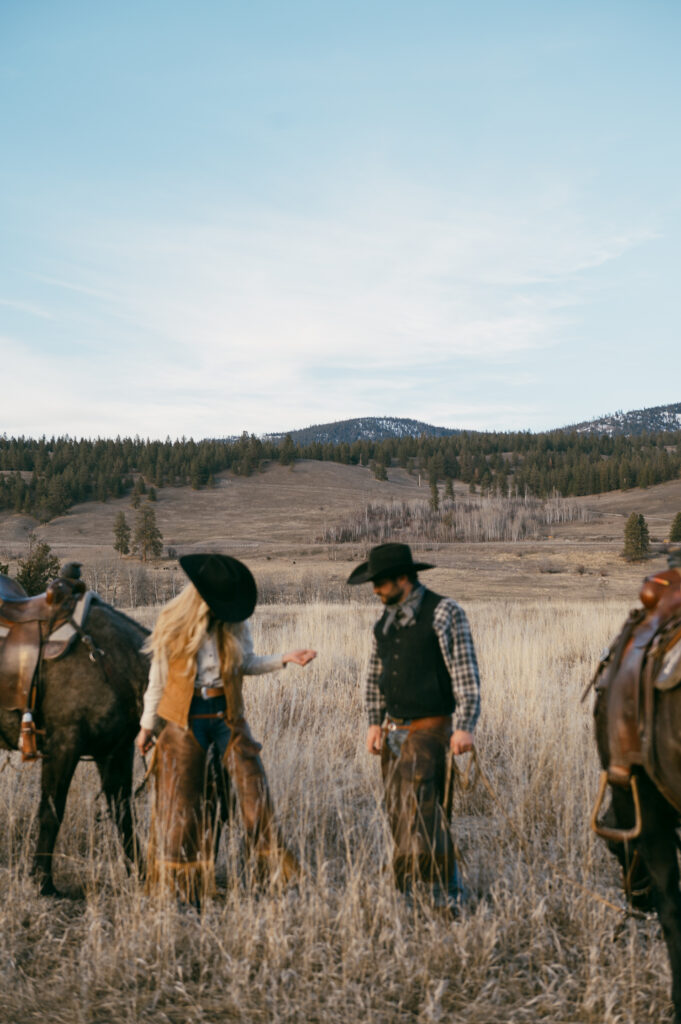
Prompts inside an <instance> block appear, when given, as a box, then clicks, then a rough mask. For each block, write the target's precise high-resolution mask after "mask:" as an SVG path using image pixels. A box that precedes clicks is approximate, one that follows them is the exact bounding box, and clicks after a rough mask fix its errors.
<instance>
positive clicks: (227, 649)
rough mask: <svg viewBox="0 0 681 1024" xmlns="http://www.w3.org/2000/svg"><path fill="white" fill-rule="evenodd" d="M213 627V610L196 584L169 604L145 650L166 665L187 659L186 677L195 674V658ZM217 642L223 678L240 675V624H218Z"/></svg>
mask: <svg viewBox="0 0 681 1024" xmlns="http://www.w3.org/2000/svg"><path fill="white" fill-rule="evenodd" d="M209 626H210V608H209V607H208V605H207V604H206V602H205V601H204V600H203V598H202V597H201V595H200V594H199V592H198V590H197V589H196V587H195V586H194V584H193V583H188V584H187V586H186V587H185V588H184V590H183V591H182V592H181V593H179V594H178V595H177V597H174V598H173V599H172V601H169V602H168V604H167V605H165V607H164V608H163V609H162V610H161V613H160V615H159V617H158V619H157V620H156V625H155V626H154V629H153V632H152V634H151V636H149V637H148V639H147V640H146V641H145V644H144V648H143V649H144V650H145V651H146V652H148V653H150V654H151V655H152V657H153V658H159V659H161V660H162V661H164V662H166V663H167V662H169V661H174V660H175V659H176V658H187V659H188V666H187V674H193V673H194V672H195V671H196V655H197V653H198V650H199V647H200V646H201V644H202V643H203V641H204V639H205V636H206V633H207V632H208V628H209ZM215 632H216V640H217V645H218V653H219V655H220V669H221V672H222V676H223V677H225V676H235V675H238V673H239V671H240V669H241V664H242V661H243V651H242V649H241V644H240V643H239V639H238V636H237V635H236V634H237V633H240V632H241V628H240V624H235V625H232V624H231V623H229V622H219V621H218V622H216V624H215Z"/></svg>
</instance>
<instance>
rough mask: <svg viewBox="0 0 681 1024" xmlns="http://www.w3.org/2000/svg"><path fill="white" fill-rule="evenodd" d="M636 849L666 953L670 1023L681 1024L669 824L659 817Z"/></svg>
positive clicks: (680, 918) (678, 903) (678, 901)
mask: <svg viewBox="0 0 681 1024" xmlns="http://www.w3.org/2000/svg"><path fill="white" fill-rule="evenodd" d="M640 850H641V854H642V856H643V858H644V860H645V862H646V864H647V866H648V870H649V871H650V877H651V881H652V883H653V899H654V901H655V906H656V910H657V914H658V917H659V919H660V924H661V925H662V931H663V933H664V940H665V943H666V944H667V952H668V954H669V964H670V967H671V972H672V1002H673V1003H674V1024H681V893H679V864H678V860H677V856H676V840H675V835H674V827H673V823H671V822H669V821H664V817H663V820H662V821H661V822H660V824H659V825H658V827H657V830H652V829H651V830H650V831H648V832H646V834H645V835H644V836H642V838H641V841H640Z"/></svg>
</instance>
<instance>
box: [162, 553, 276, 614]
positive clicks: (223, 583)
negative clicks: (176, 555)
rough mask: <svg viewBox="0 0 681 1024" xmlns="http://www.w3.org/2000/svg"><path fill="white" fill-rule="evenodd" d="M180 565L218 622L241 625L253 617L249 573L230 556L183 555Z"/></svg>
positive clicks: (253, 596)
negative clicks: (238, 623) (240, 623)
mask: <svg viewBox="0 0 681 1024" xmlns="http://www.w3.org/2000/svg"><path fill="white" fill-rule="evenodd" d="M180 565H181V566H182V568H183V569H184V571H185V572H186V574H187V576H189V579H190V580H191V581H192V583H193V584H194V586H195V587H196V589H197V590H198V592H199V594H200V595H201V597H202V598H203V600H204V601H205V602H206V604H207V605H208V607H209V608H210V610H211V611H212V613H213V615H214V616H215V618H216V619H220V621H221V622H243V621H244V619H248V618H250V617H251V615H252V614H253V611H254V609H255V606H256V603H257V600H258V589H257V587H256V585H255V580H254V579H253V574H252V573H251V570H250V569H248V568H247V567H246V566H245V565H244V563H243V562H240V561H239V559H238V558H232V557H231V555H215V554H200V555H183V556H182V558H180Z"/></svg>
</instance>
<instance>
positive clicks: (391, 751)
mask: <svg viewBox="0 0 681 1024" xmlns="http://www.w3.org/2000/svg"><path fill="white" fill-rule="evenodd" d="M432 568H434V566H432V565H430V564H429V563H427V562H414V560H413V557H412V553H411V550H410V548H409V546H408V545H407V544H395V543H390V544H380V545H379V546H378V547H375V548H372V550H371V551H370V552H369V558H368V561H366V562H363V563H362V564H361V565H359V566H357V568H356V569H355V570H354V571H353V572H352V573H351V575H350V577H349V579H348V583H350V584H353V585H354V584H359V583H368V582H371V583H372V584H373V588H374V593H375V594H376V595H377V596H378V597H379V598H380V600H381V602H382V603H383V605H384V607H385V611H384V612H383V615H382V616H381V618H380V619H379V620H378V622H377V623H376V625H375V626H374V631H373V641H372V648H371V657H370V660H369V671H368V675H367V680H366V690H365V704H366V710H367V714H368V717H369V729H368V732H367V739H366V744H367V750H368V751H369V753H370V754H377V755H380V756H381V768H382V774H383V782H384V789H385V800H386V806H387V810H388V816H389V819H390V827H391V831H392V834H393V839H394V842H395V851H394V856H393V870H394V873H395V880H396V883H397V885H398V886H399V887H400V888H401V889H403V890H405V891H407V890H409V889H410V888H411V885H412V882H413V880H414V879H419V878H420V879H425V880H427V881H428V882H430V884H431V885H432V887H433V899H434V902H435V903H436V905H442V906H449V907H454V906H455V905H456V903H457V902H458V901H459V900H460V897H461V887H460V880H459V875H458V871H457V868H456V860H455V857H454V848H453V843H452V837H451V833H450V830H449V822H448V820H447V813H448V810H449V808H447V813H446V812H445V809H444V808H443V801H445V803H446V802H447V798H446V796H445V779H446V776H447V771H446V768H447V760H448V756H449V754H448V751H451V753H453V754H463V753H465V752H467V751H470V750H472V749H473V745H474V738H473V733H474V729H475V725H476V722H477V720H478V716H479V714H480V679H479V673H478V664H477V660H476V657H475V648H474V646H473V639H472V637H471V632H470V627H469V625H468V620H467V619H466V615H465V613H464V611H463V609H462V608H461V607H460V606H459V605H458V604H457V603H456V601H453V600H452V599H451V598H447V597H440V595H439V594H435V593H433V591H431V590H428V589H427V588H426V587H425V586H423V585H422V584H421V583H420V582H419V579H418V575H417V573H418V571H419V570H425V569H432Z"/></svg>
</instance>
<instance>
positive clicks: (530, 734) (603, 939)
mask: <svg viewBox="0 0 681 1024" xmlns="http://www.w3.org/2000/svg"><path fill="white" fill-rule="evenodd" d="M467 611H468V613H469V617H470V619H471V623H472V626H473V632H474V636H475V638H476V642H477V647H478V653H479V658H480V665H481V670H482V677H483V687H484V693H483V701H484V703H483V716H482V719H481V722H480V726H479V736H478V744H479V751H480V756H481V758H482V761H483V764H484V766H485V768H486V771H487V773H488V775H489V776H490V778H491V780H492V782H493V785H494V787H495V789H496V790H497V792H498V793H499V794H500V796H501V798H502V800H503V803H504V806H505V808H506V810H507V812H508V814H509V815H510V817H511V819H512V820H513V822H514V823H515V826H516V827H517V828H518V829H520V830H521V831H522V834H523V836H524V837H525V840H526V843H525V846H524V848H521V845H520V844H519V843H518V842H517V839H516V837H515V836H514V835H513V833H512V832H511V831H510V830H509V829H508V827H507V825H506V824H505V822H504V819H503V817H502V816H501V815H500V814H499V812H498V809H497V807H496V806H495V804H494V803H493V801H492V800H491V799H490V798H489V796H488V795H487V793H486V792H485V791H484V789H482V788H480V787H478V788H477V789H476V790H475V791H474V792H473V793H471V794H469V795H467V796H465V797H464V796H461V795H459V796H458V797H457V799H456V808H455V819H454V828H455V832H456V836H457V840H458V842H459V844H460V846H461V849H462V852H463V854H464V856H465V861H466V867H465V879H466V883H467V885H468V887H469V889H470V893H471V897H470V901H469V905H468V908H467V910H466V911H465V912H464V914H463V915H462V917H461V918H460V919H459V920H457V921H455V922H450V921H446V920H444V919H443V918H441V917H439V916H438V915H437V913H436V912H434V911H433V910H432V909H431V908H430V907H429V905H428V903H427V901H426V900H421V899H420V898H419V897H417V899H416V901H415V902H414V903H413V904H407V903H406V902H405V901H404V899H403V898H402V897H401V896H400V895H399V894H397V893H396V892H395V890H394V888H393V886H392V884H391V879H390V875H389V873H388V872H386V871H385V870H384V868H385V865H386V863H387V862H388V859H389V854H390V842H389V836H388V834H387V829H386V822H385V817H384V814H383V811H382V806H381V786H380V780H379V768H378V764H377V759H376V758H372V757H370V756H369V755H368V754H367V753H365V750H364V734H365V731H366V726H365V721H364V716H363V712H362V707H361V684H362V679H363V676H364V672H365V669H366V664H367V658H368V651H369V630H370V625H371V623H372V621H373V619H374V617H375V615H376V609H368V608H367V607H366V606H363V605H362V606H360V605H356V606H352V605H350V606H349V605H337V604H334V605H331V604H309V605H302V606H299V607H296V608H295V609H291V608H287V607H282V606H275V605H269V606H264V607H261V608H260V609H259V610H258V611H257V613H256V616H255V620H254V634H255V644H256V650H259V651H262V652H274V651H280V650H284V649H288V648H291V647H297V646H301V647H302V646H307V645H308V644H313V645H315V646H316V647H317V648H318V649H319V657H318V659H317V661H315V662H314V663H312V665H311V666H309V667H308V668H307V669H306V670H305V671H302V670H296V669H294V668H292V667H289V668H288V669H287V670H286V671H285V672H282V673H280V674H279V675H277V676H274V677H273V676H265V677H255V678H253V679H251V680H248V681H247V683H246V687H245V698H246V704H247V714H248V718H249V721H250V723H251V726H252V728H253V731H254V733H255V735H256V736H257V737H259V738H260V739H261V740H262V741H263V744H264V749H263V758H264V761H265V765H266V769H267V772H268V776H269V779H270V783H271V787H272V791H273V796H274V802H275V806H276V810H277V816H278V819H279V821H280V823H281V827H282V829H283V832H284V834H285V836H286V839H287V841H288V842H289V843H290V844H291V845H292V846H293V847H294V849H295V850H296V852H297V855H298V856H299V858H300V860H301V864H302V866H303V874H302V878H301V880H300V883H299V884H298V885H297V886H296V887H293V888H290V889H288V890H285V891H280V890H277V889H276V888H272V889H271V888H268V887H267V886H265V887H263V888H260V889H258V888H253V887H249V886H248V885H246V884H245V882H244V880H243V876H242V874H241V873H240V864H241V860H240V839H241V830H240V827H239V824H238V822H235V823H234V824H233V825H232V826H231V827H230V828H229V829H228V831H227V834H226V835H225V837H224V839H223V843H222V846H221V850H220V854H219V858H218V865H217V869H218V871H217V874H218V882H219V886H220V893H219V895H218V897H217V898H216V899H214V900H212V901H211V902H209V903H208V904H206V906H205V907H204V909H203V911H202V913H201V914H196V913H195V912H194V911H192V910H186V909H183V908H182V907H178V906H176V905H175V904H174V903H173V902H172V901H169V900H167V899H166V900H155V899H150V898H148V897H147V896H145V894H144V891H143V886H142V885H141V883H140V882H139V881H138V879H137V878H136V877H135V875H134V874H133V875H128V873H127V872H126V869H125V865H124V863H123V859H122V855H121V852H120V847H119V845H118V842H117V839H116V837H115V835H114V833H113V829H112V826H111V824H110V822H109V821H108V819H107V817H106V816H105V815H104V814H103V808H102V806H101V800H100V799H99V798H98V796H97V794H98V789H99V786H98V780H97V777H96V772H95V770H94V767H93V766H92V765H91V764H83V765H81V766H80V767H79V768H78V771H77V773H76V778H75V780H74V786H73V790H72V793H71V796H70V798H69V804H68V807H67V814H66V820H65V823H64V827H63V831H62V834H61V838H60V841H59V844H58V847H57V856H56V863H55V875H56V880H57V884H58V885H59V886H60V887H61V888H62V889H63V890H64V891H65V892H67V893H69V894H70V896H71V898H67V899H61V900H52V899H41V898H39V897H38V895H37V893H36V891H35V889H34V887H33V885H32V883H31V881H30V880H29V878H28V876H27V865H28V863H29V860H30V854H31V852H32V845H33V840H34V835H33V833H34V815H35V810H36V806H37V796H38V773H39V769H38V768H37V767H36V766H32V765H27V766H23V767H22V766H21V765H20V764H19V763H18V761H17V758H16V755H13V756H12V759H11V762H10V764H9V765H8V767H7V768H6V769H5V770H4V771H3V772H2V774H0V813H1V814H2V820H3V822H4V824H5V827H4V829H3V830H2V834H0V895H1V897H2V905H1V909H0V914H1V915H2V927H1V928H0V978H1V980H2V993H3V994H2V997H1V999H2V1009H1V1010H0V1019H2V1020H3V1021H8V1022H10V1021H11V1022H14V1021H17V1022H18V1021H22V1022H23V1021H32V1020H34V1021H38V1020H40V1021H45V1020H48V1021H51V1022H55V1024H57V1022H58V1024H61V1022H64V1024H66V1022H69V1024H72V1022H77V1024H80V1022H83V1024H85V1022H95V1021H96V1022H98V1024H104V1022H111V1024H113V1022H116V1024H117V1022H126V1024H133V1022H135V1024H138V1022H147V1021H148V1022H173V1024H174V1022H178V1024H179V1022H183V1024H184V1022H186V1021H191V1022H194V1021H197V1022H199V1021H200V1022H206V1024H207V1022H211V1024H214V1022H217V1021H236V1020H239V1021H248V1022H251V1021H253V1022H261V1021H262V1022H265V1021H267V1022H296V1024H297V1022H302V1021H314V1022H317V1021H319V1022H321V1021H325V1022H327V1021H328V1022H331V1024H336V1022H338V1024H349V1022H355V1021H357V1022H359V1021H362V1022H370V1024H393V1022H408V1021H409V1022H412V1021H419V1022H428V1021H457V1022H471V1024H497V1022H498V1024H502V1022H503V1024H507V1022H537V1021H551V1022H552V1024H558V1022H573V1021H574V1022H577V1021H580V1022H582V1021H583V1022H587V1021H588V1022H593V1024H634V1022H635V1024H641V1022H644V1021H651V1022H652V1021H655V1022H659V1021H662V1020H664V1019H665V1017H666V1015H667V1014H668V1011H669V1002H668V997H667V992H668V987H669V977H668V967H667V960H666V954H665V950H664V946H663V944H662V942H661V939H660V937H659V934H658V928H657V925H656V924H655V923H647V922H629V923H628V924H627V925H626V926H625V927H624V929H623V930H622V931H621V933H620V934H619V936H618V937H617V940H616V941H615V936H616V930H617V926H618V925H619V924H620V919H619V918H618V917H617V915H616V914H614V913H613V912H612V911H610V910H609V909H608V908H607V907H604V906H603V905H602V904H601V903H599V902H597V901H593V900H592V899H590V898H589V897H588V895H585V894H584V892H583V891H582V890H581V889H579V888H577V887H571V886H570V885H569V884H566V883H565V882H564V881H563V880H562V878H560V877H559V876H558V873H560V874H561V875H566V876H568V877H569V878H571V879H575V880H576V881H577V882H579V883H580V884H582V885H585V886H587V887H589V888H592V889H593V890H595V891H597V892H598V893H600V894H602V895H604V896H607V897H608V898H609V899H611V900H613V901H618V900H619V892H618V888H617V874H616V870H615V865H614V862H613V861H612V860H611V859H610V857H609V856H608V855H607V853H606V851H605V849H604V848H603V846H602V845H601V843H600V841H598V840H596V839H595V838H594V837H593V836H592V835H591V834H590V832H589V829H588V824H587V822H588V812H589V809H590V807H591V804H592V800H593V798H594V795H595V784H596V780H597V773H598V765H597V759H596V756H595V751H594V744H593V739H592V724H591V709H590V706H589V705H588V704H587V705H580V703H579V696H580V693H581V691H582V689H583V687H584V684H585V682H586V681H587V680H588V678H589V676H590V674H591V672H592V671H593V669H594V666H595V663H596V660H597V657H598V653H599V651H600V649H601V648H602V647H603V646H604V644H605V643H607V642H608V641H609V640H610V639H611V638H612V636H613V635H614V634H615V632H616V631H617V628H618V626H619V625H620V623H621V621H622V619H623V617H624V615H625V613H626V608H625V607H624V606H623V605H620V604H616V603H610V602H602V603H599V604H590V605H586V604H578V603H567V602H565V603H554V604H550V605H549V604H541V605H540V604H523V605H518V604H509V603H505V602H502V601H494V602H485V603H481V602H478V603H471V604H470V605H469V606H468V607H467ZM154 615H155V611H154V610H150V611H149V613H148V614H147V615H146V618H147V624H149V625H150V624H151V622H152V621H153V617H154ZM140 617H141V616H140ZM141 770H142V769H141V765H140V766H139V772H140V773H141ZM149 798H150V797H149V794H148V793H145V794H144V795H143V796H142V797H140V798H139V799H138V819H139V826H140V830H141V832H142V833H143V834H145V833H146V831H147V828H148V801H149Z"/></svg>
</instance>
